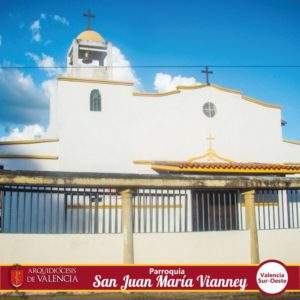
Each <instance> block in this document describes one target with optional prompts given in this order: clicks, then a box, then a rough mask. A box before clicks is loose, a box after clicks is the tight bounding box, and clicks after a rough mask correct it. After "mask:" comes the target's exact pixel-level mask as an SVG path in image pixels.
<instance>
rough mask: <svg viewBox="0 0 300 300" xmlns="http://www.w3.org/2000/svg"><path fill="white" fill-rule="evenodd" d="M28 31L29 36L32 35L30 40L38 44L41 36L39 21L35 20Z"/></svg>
mask: <svg viewBox="0 0 300 300" xmlns="http://www.w3.org/2000/svg"><path fill="white" fill-rule="evenodd" d="M30 30H31V34H32V39H33V40H34V41H35V42H40V41H41V40H42V35H41V24H40V20H39V19H37V20H35V21H34V22H33V23H32V24H31V25H30Z"/></svg>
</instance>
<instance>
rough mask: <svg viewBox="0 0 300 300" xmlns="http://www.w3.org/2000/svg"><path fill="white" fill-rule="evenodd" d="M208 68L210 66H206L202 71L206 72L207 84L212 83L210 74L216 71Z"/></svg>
mask: <svg viewBox="0 0 300 300" xmlns="http://www.w3.org/2000/svg"><path fill="white" fill-rule="evenodd" d="M208 68H209V67H208V66H206V67H205V69H204V70H201V73H205V76H206V84H207V85H210V82H209V75H210V74H213V73H214V72H213V71H209V70H208Z"/></svg>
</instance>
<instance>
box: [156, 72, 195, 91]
mask: <svg viewBox="0 0 300 300" xmlns="http://www.w3.org/2000/svg"><path fill="white" fill-rule="evenodd" d="M195 83H196V79H195V78H194V77H183V76H181V75H178V76H174V77H172V76H171V75H169V74H166V73H157V74H156V75H155V79H154V89H155V90H156V91H158V92H167V91H171V90H175V89H176V87H177V86H178V85H193V84H195Z"/></svg>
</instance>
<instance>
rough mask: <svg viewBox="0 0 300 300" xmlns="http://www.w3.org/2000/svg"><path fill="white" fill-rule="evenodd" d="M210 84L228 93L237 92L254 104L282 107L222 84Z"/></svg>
mask: <svg viewBox="0 0 300 300" xmlns="http://www.w3.org/2000/svg"><path fill="white" fill-rule="evenodd" d="M210 86H212V87H214V88H216V89H218V90H220V91H224V92H228V93H232V94H239V95H241V97H242V99H243V100H246V101H248V102H251V103H255V104H258V105H261V106H265V107H269V108H279V109H282V105H278V104H271V103H267V102H264V101H262V100H259V99H256V98H252V97H248V96H245V95H243V93H242V92H241V91H239V90H233V89H228V88H224V87H222V86H219V85H215V84H211V85H210Z"/></svg>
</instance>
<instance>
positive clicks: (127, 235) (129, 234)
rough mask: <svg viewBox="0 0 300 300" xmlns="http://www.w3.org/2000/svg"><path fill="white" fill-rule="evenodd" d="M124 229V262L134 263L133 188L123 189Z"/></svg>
mask: <svg viewBox="0 0 300 300" xmlns="http://www.w3.org/2000/svg"><path fill="white" fill-rule="evenodd" d="M121 198H122V229H123V263H124V264H133V263H134V250H133V226H132V215H133V213H132V209H133V208H132V199H131V198H132V190H130V189H126V190H123V191H121Z"/></svg>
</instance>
